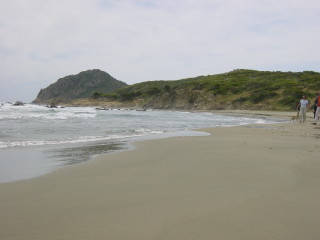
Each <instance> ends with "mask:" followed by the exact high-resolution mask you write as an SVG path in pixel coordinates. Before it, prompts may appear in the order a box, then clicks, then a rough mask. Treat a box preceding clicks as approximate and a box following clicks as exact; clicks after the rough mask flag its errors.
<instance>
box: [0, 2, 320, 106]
mask: <svg viewBox="0 0 320 240" xmlns="http://www.w3.org/2000/svg"><path fill="white" fill-rule="evenodd" d="M319 12H320V3H318V1H314V0H304V1H300V0H269V1H267V0H261V1H254V0H243V1H235V0H153V1H151V0H68V1H64V0H55V1H53V0H48V1H41V0H25V1H19V0H11V1H2V2H1V3H0V54H1V59H0V81H1V82H0V83H1V85H2V86H5V87H3V88H1V90H0V94H1V95H0V100H2V99H3V96H4V97H5V98H8V97H9V96H8V94H7V95H5V93H8V92H11V93H10V94H11V95H14V89H12V88H13V86H15V88H16V87H18V86H28V88H30V90H29V91H28V92H26V93H25V98H27V99H28V100H32V99H34V98H35V97H36V94H37V92H38V91H39V89H40V88H41V87H42V88H43V87H46V86H47V85H48V84H50V83H52V82H54V81H55V80H57V79H58V78H60V77H63V76H65V75H69V74H76V73H78V72H80V71H83V70H87V69H93V68H100V69H101V70H104V71H107V72H108V73H109V74H111V75H112V76H114V77H116V78H117V79H119V80H122V81H125V82H127V83H129V84H131V83H134V82H141V81H147V80H159V79H179V78H184V77H192V76H197V75H207V74H215V73H221V72H225V71H230V70H232V69H235V68H253V69H258V70H283V71H301V70H314V71H319V67H318V66H319V60H318V54H317V53H319V52H320V51H319V50H320V47H319V44H318V43H319V40H320V39H319V38H320V36H319V34H318V33H319V32H320V31H319V30H320V29H319V28H320V18H319ZM8 81H10V85H9V84H8ZM3 89H4V90H3ZM31 89H33V90H31ZM4 100H5V99H4Z"/></svg>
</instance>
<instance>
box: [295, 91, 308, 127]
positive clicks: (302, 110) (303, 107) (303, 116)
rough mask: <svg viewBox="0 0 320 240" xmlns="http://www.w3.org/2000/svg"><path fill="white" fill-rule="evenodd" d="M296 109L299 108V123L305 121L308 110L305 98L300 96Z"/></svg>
mask: <svg viewBox="0 0 320 240" xmlns="http://www.w3.org/2000/svg"><path fill="white" fill-rule="evenodd" d="M298 108H300V112H299V119H300V123H301V122H305V121H306V116H307V109H308V108H309V102H308V100H307V98H306V96H302V99H301V100H300V102H299V105H298Z"/></svg>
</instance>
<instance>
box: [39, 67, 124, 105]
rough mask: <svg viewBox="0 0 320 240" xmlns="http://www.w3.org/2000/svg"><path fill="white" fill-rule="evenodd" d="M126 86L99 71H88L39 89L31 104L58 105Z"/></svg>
mask: <svg viewBox="0 0 320 240" xmlns="http://www.w3.org/2000/svg"><path fill="white" fill-rule="evenodd" d="M126 85H127V84H126V83H124V82H121V81H119V80H117V79H115V78H113V77H112V76H110V75H109V74H108V73H106V72H103V71H101V70H98V69H94V70H88V71H84V72H80V73H79V74H76V75H70V76H66V77H64V78H60V79H59V80H57V81H56V82H55V83H53V84H51V85H50V86H48V87H47V88H45V89H41V90H40V92H39V94H38V96H37V98H36V99H35V100H34V101H33V102H34V103H53V102H55V103H58V102H66V101H67V100H71V99H81V98H89V97H91V96H92V95H93V94H94V93H95V92H96V91H101V92H104V93H109V92H112V91H114V90H115V89H118V88H121V87H124V86H126Z"/></svg>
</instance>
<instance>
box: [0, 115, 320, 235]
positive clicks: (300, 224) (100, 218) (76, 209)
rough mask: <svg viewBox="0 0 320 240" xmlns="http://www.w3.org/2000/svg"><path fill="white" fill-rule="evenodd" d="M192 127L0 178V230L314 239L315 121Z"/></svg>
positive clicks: (319, 216)
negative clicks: (31, 175) (27, 175)
mask: <svg viewBox="0 0 320 240" xmlns="http://www.w3.org/2000/svg"><path fill="white" fill-rule="evenodd" d="M309 114H310V113H309ZM286 116H288V115H286ZM197 131H199V130H197ZM201 131H204V132H209V133H210V134H211V135H210V136H201V137H197V136H193V137H173V138H166V139H154V140H147V141H142V142H135V143H134V146H135V149H134V150H131V151H124V152H117V153H114V154H107V155H101V156H98V157H96V158H95V160H94V161H90V162H88V163H84V164H80V165H74V166H71V167H68V168H63V169H60V170H59V171H56V172H53V173H50V174H47V175H45V176H40V177H38V178H35V179H29V180H24V181H20V182H12V183H3V184H0V209H1V212H2V218H1V219H0V228H1V229H3V230H2V231H1V233H0V238H1V239H4V240H7V239H8V240H9V239H22V240H28V239H30V240H31V239H33V240H36V239H48V240H50V239H66V240H67V239H75V238H76V239H80V240H81V239H119V240H120V239H121V240H125V239H130V240H131V239H139V240H144V239H148V240H149V239H175V240H177V239H187V240H188V239H193V240H194V239H199V240H202V239H206V240H207V239H213V238H215V239H228V240H229V239H240V240H241V239H246V240H247V239H259V240H260V239H266V240H267V239H268V240H269V239H276V240H277V239H279V240H280V239H281V240H283V239H288V240H289V239H290V240H292V239H297V240H298V239H299V240H300V239H310V240H314V239H317V237H318V236H319V234H320V230H319V229H318V223H319V222H320V206H319V204H318V203H319V200H320V193H319V191H318V189H319V187H320V177H319V171H318V170H319V169H320V162H319V161H318V156H319V152H320V139H319V136H320V127H319V126H314V125H312V124H310V120H308V122H307V123H304V124H299V123H297V122H293V123H289V122H284V123H277V124H263V125H261V124H252V125H245V126H237V127H228V128H210V129H202V130H201Z"/></svg>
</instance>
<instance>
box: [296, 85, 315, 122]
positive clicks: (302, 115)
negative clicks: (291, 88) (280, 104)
mask: <svg viewBox="0 0 320 240" xmlns="http://www.w3.org/2000/svg"><path fill="white" fill-rule="evenodd" d="M308 108H309V101H308V100H307V97H306V96H302V99H301V100H300V102H299V104H298V107H297V110H298V111H299V120H300V123H302V122H305V121H306V116H307V110H308ZM312 108H313V117H314V124H316V125H318V122H319V114H320V91H318V93H317V97H316V99H315V100H314V105H313V106H312Z"/></svg>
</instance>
